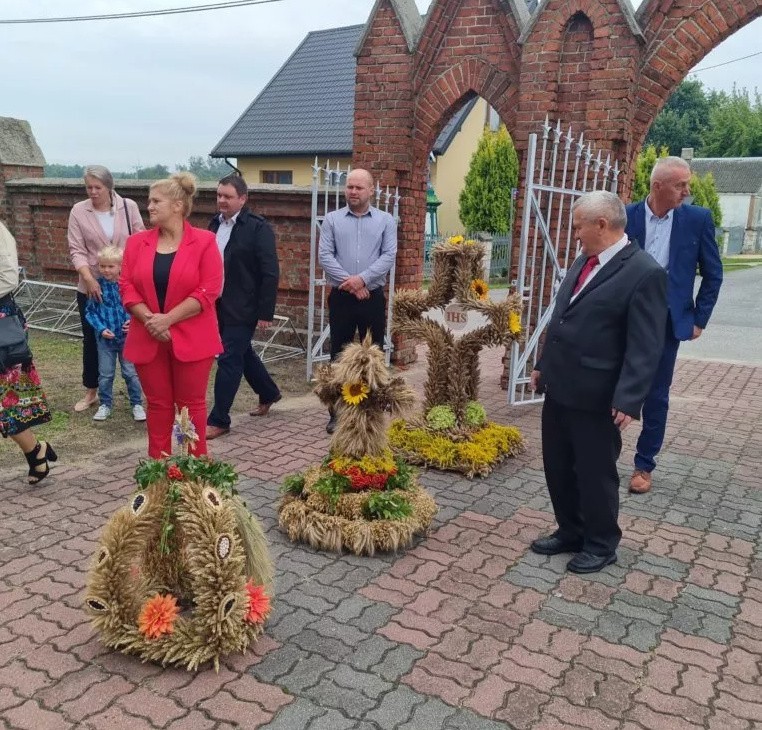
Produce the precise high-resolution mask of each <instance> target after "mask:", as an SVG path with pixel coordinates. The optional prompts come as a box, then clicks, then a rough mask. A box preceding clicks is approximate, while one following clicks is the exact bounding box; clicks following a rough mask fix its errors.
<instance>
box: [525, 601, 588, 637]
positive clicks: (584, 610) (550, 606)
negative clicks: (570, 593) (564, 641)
mask: <svg viewBox="0 0 762 730" xmlns="http://www.w3.org/2000/svg"><path fill="white" fill-rule="evenodd" d="M600 615H601V611H600V610H597V609H594V608H591V607H590V606H585V605H584V604H575V603H572V602H571V601H566V600H564V599H563V598H558V597H557V596H552V597H551V598H549V599H548V600H547V601H546V602H545V604H544V605H543V607H542V608H541V609H540V611H539V612H538V613H537V618H539V619H540V620H542V621H545V622H547V623H549V624H553V625H554V626H560V627H565V628H569V629H573V630H574V631H578V632H579V633H581V634H588V633H591V632H592V631H593V629H594V628H595V624H596V623H597V621H598V617H599V616H600Z"/></svg>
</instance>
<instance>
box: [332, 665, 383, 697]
mask: <svg viewBox="0 0 762 730" xmlns="http://www.w3.org/2000/svg"><path fill="white" fill-rule="evenodd" d="M327 676H328V678H329V679H331V680H332V681H333V682H335V683H336V684H338V685H339V686H340V687H346V688H347V689H348V690H355V689H357V690H359V691H360V692H362V693H363V694H364V695H365V696H366V697H370V698H372V699H377V698H378V697H380V696H381V695H382V694H384V693H385V692H389V691H390V690H391V689H392V684H391V683H390V682H386V681H385V680H383V679H381V678H380V677H379V676H378V675H377V674H376V673H374V672H360V671H358V670H356V669H352V668H351V667H349V666H347V665H346V664H340V665H339V666H337V667H336V669H333V670H331V671H330V672H328V674H327Z"/></svg>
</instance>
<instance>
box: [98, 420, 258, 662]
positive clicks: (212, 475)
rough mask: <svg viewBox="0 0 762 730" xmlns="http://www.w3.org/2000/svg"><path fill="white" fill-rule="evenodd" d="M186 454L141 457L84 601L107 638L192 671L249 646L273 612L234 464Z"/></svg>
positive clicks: (188, 438) (185, 437)
mask: <svg viewBox="0 0 762 730" xmlns="http://www.w3.org/2000/svg"><path fill="white" fill-rule="evenodd" d="M176 436H177V437H178V441H179V442H180V443H181V445H182V453H181V454H180V455H177V456H173V457H168V458H167V459H162V460H153V459H151V460H146V461H141V463H140V464H139V466H138V468H137V469H136V472H135V479H136V482H137V484H138V491H137V492H136V493H135V494H134V495H133V496H132V497H131V499H130V500H129V503H128V504H127V505H126V506H124V507H122V508H120V509H119V510H118V511H117V512H116V513H115V514H114V515H113V516H112V517H111V519H110V520H109V521H108V523H107V524H106V526H105V527H104V529H103V533H102V535H101V539H100V544H99V547H98V550H97V552H96V554H95V558H94V560H93V565H92V567H91V570H90V573H89V575H88V580H87V590H86V597H85V607H86V609H87V611H88V612H89V613H90V615H91V616H92V623H93V626H94V627H95V628H96V629H97V630H98V631H99V633H100V638H101V640H102V641H103V643H104V644H106V645H107V646H109V647H112V648H114V649H117V650H119V651H122V652H124V653H126V654H136V655H137V656H139V657H140V658H141V659H142V660H144V661H147V660H150V661H156V662H160V663H161V664H163V665H167V664H173V665H178V666H185V667H186V668H187V669H188V670H191V671H195V670H197V669H198V668H199V667H200V666H201V665H202V664H204V663H205V662H208V661H211V662H213V664H214V667H215V669H216V670H219V660H220V657H221V656H224V655H226V654H230V653H233V652H245V651H246V649H247V647H248V646H249V645H250V644H251V643H252V642H254V641H256V640H257V638H258V637H259V635H260V634H261V633H262V630H263V625H264V621H265V619H266V618H267V616H268V614H269V612H270V590H271V585H272V575H273V569H272V564H271V561H270V557H269V554H268V551H267V544H266V540H265V536H264V533H263V532H262V528H261V527H260V525H259V523H258V522H257V520H256V519H255V518H254V517H253V516H252V515H251V513H250V512H249V511H248V509H247V508H246V505H245V504H244V503H243V502H242V501H241V499H240V497H238V495H237V494H236V493H235V490H234V484H235V482H236V480H237V476H236V474H235V471H234V470H233V468H232V467H231V466H230V465H228V464H224V463H222V462H215V461H212V460H210V459H208V458H206V457H199V458H196V457H193V456H189V455H188V453H187V451H188V449H187V445H188V443H189V442H192V440H193V439H194V437H195V433H194V431H193V428H192V424H190V423H189V420H188V418H187V413H184V414H183V415H182V416H181V417H180V418H179V419H178V427H177V428H176Z"/></svg>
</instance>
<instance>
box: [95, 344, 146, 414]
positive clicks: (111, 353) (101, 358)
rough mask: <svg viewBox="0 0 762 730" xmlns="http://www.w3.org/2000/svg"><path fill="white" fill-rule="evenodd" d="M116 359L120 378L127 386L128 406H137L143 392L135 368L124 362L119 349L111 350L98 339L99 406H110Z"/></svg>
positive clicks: (140, 401) (127, 361) (126, 361)
mask: <svg viewBox="0 0 762 730" xmlns="http://www.w3.org/2000/svg"><path fill="white" fill-rule="evenodd" d="M117 358H118V359H119V366H120V368H121V370H122V377H123V378H124V382H125V383H126V384H127V394H128V395H129V397H130V405H131V406H139V405H141V403H142V400H143V391H142V390H141V389H140V380H138V374H137V371H136V370H135V366H134V365H133V364H132V363H131V362H130V361H129V360H125V358H124V355H122V348H121V347H120V348H119V349H118V350H113V349H111V347H110V346H109V345H108V344H106V340H104V339H103V337H98V398H99V399H100V402H101V405H103V406H108V407H109V408H111V406H112V402H113V396H112V391H113V388H114V376H115V375H116V361H117Z"/></svg>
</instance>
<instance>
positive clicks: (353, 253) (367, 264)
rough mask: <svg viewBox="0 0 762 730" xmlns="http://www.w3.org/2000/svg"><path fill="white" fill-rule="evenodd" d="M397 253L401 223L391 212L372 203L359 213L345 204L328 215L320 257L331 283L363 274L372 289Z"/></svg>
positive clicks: (380, 283)
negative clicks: (395, 219) (398, 226)
mask: <svg viewBox="0 0 762 730" xmlns="http://www.w3.org/2000/svg"><path fill="white" fill-rule="evenodd" d="M396 256H397V224H396V223H395V222H394V218H392V216H391V215H390V214H389V213H385V212H384V211H383V210H379V209H378V208H374V207H372V206H371V207H370V208H368V210H367V212H366V213H365V214H364V215H355V214H354V213H352V211H351V210H350V209H349V207H348V206H345V207H344V208H339V210H334V211H331V212H330V213H328V214H327V215H326V217H325V220H324V221H323V225H322V226H321V228H320V246H319V247H318V260H319V261H320V265H321V266H322V267H323V271H324V272H325V278H326V281H327V282H328V283H329V284H330V285H331V286H339V285H340V284H341V283H342V282H343V281H344V280H345V279H348V278H349V277H350V276H355V275H358V274H359V275H360V276H361V277H362V280H363V281H364V282H365V286H366V287H367V288H368V289H369V290H370V291H373V290H374V289H378V288H379V287H380V286H383V285H384V282H385V281H386V275H387V274H388V273H389V270H390V269H391V268H392V266H393V265H394V260H395V258H396Z"/></svg>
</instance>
